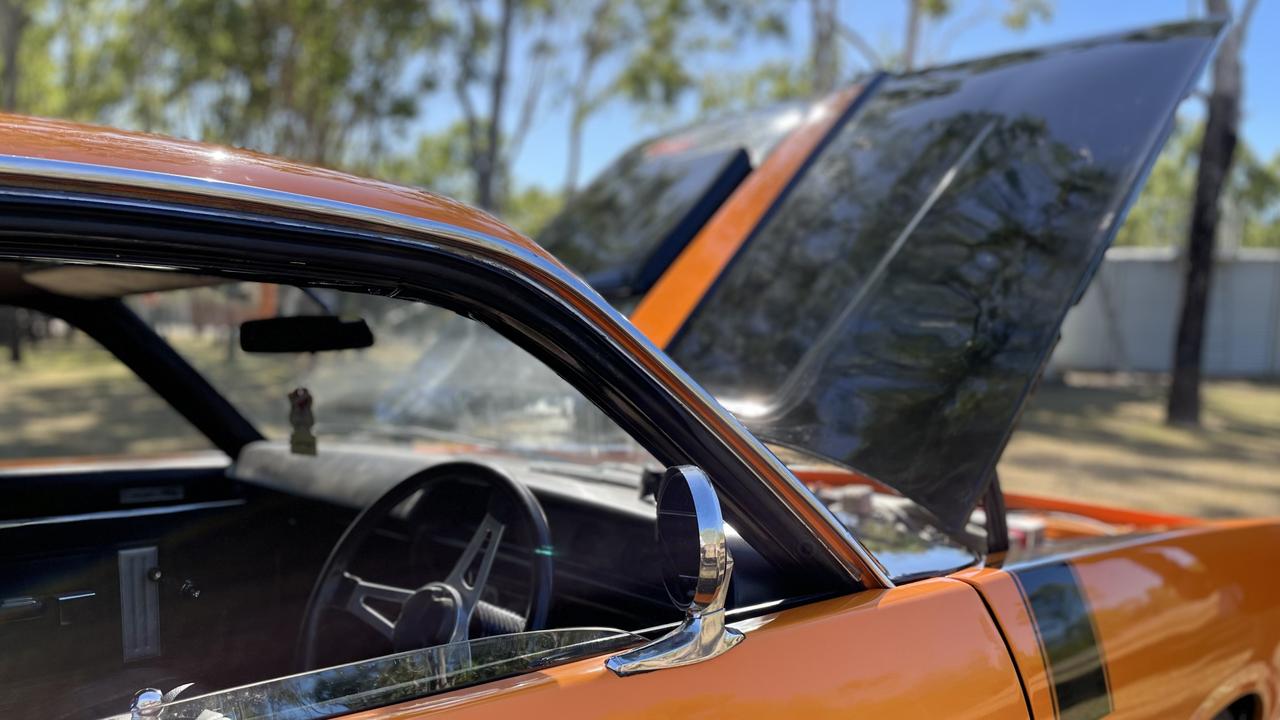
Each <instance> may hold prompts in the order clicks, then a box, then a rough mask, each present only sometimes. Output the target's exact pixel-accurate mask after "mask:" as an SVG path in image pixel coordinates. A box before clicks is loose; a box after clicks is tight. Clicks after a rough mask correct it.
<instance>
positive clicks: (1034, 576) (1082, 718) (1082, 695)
mask: <svg viewBox="0 0 1280 720" xmlns="http://www.w3.org/2000/svg"><path fill="white" fill-rule="evenodd" d="M1011 574H1012V575H1013V578H1014V581H1015V582H1016V583H1017V585H1018V590H1019V592H1021V593H1022V598H1023V601H1024V602H1025V603H1026V605H1027V611H1028V613H1029V614H1030V616H1031V621H1032V626H1033V627H1034V628H1035V631H1036V641H1037V643H1039V645H1040V653H1041V655H1042V656H1043V658H1044V666H1045V671H1046V672H1047V673H1048V676H1049V686H1050V689H1051V691H1052V695H1053V706H1054V714H1055V716H1056V717H1059V718H1062V720H1094V719H1095V718H1101V717H1105V716H1106V715H1108V714H1110V713H1111V711H1112V709H1113V706H1112V701H1111V688H1110V681H1109V678H1108V677H1107V666H1106V661H1105V659H1104V658H1103V655H1102V646H1101V645H1100V644H1099V642H1098V631H1097V628H1096V627H1094V623H1093V616H1092V613H1091V612H1090V609H1089V606H1088V602H1087V601H1086V599H1085V596H1084V590H1083V589H1082V587H1081V585H1080V578H1079V577H1078V576H1077V575H1076V572H1075V569H1074V568H1072V567H1071V565H1070V563H1067V562H1065V561H1060V562H1054V563H1047V564H1043V565H1034V566H1030V567H1022V568H1017V569H1014V570H1012V571H1011Z"/></svg>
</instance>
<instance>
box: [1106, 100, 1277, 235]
mask: <svg viewBox="0 0 1280 720" xmlns="http://www.w3.org/2000/svg"><path fill="white" fill-rule="evenodd" d="M1203 134H1204V125H1203V124H1196V125H1192V124H1191V123H1189V122H1187V121H1186V120H1185V119H1181V118H1180V119H1179V121H1178V123H1177V125H1176V126H1175V128H1174V131H1173V134H1172V135H1171V136H1170V137H1169V141H1168V142H1167V143H1166V144H1165V147H1164V150H1163V151H1162V152H1161V153H1160V156H1159V157H1158V158H1157V159H1156V163H1155V165H1154V166H1153V167H1152V169H1151V176H1150V177H1149V178H1148V179H1147V183H1146V185H1145V186H1144V187H1143V189H1142V193H1141V194H1140V195H1139V196H1138V200H1137V202H1135V203H1134V205H1133V208H1132V209H1131V210H1130V211H1129V217H1128V219H1127V220H1125V223H1124V225H1123V226H1121V228H1120V233H1119V235H1117V236H1116V243H1115V244H1116V245H1121V246H1146V247H1169V246H1182V245H1183V244H1185V243H1186V242H1187V231H1188V227H1187V223H1188V222H1189V220H1190V213H1191V205H1192V199H1193V197H1194V195H1195V183H1196V161H1197V153H1198V152H1199V148H1200V139H1201V137H1202V136H1203ZM1222 203H1223V207H1224V210H1225V212H1224V213H1223V222H1224V223H1227V224H1231V225H1234V228H1233V229H1234V230H1235V232H1236V234H1237V235H1238V237H1239V240H1240V245H1241V246H1242V247H1280V153H1277V154H1276V155H1275V156H1273V157H1272V158H1271V160H1270V161H1269V162H1262V161H1261V160H1260V159H1259V158H1258V157H1257V156H1256V155H1255V154H1254V152H1253V151H1252V150H1251V149H1250V148H1249V147H1248V146H1246V145H1244V144H1241V145H1240V146H1239V147H1238V148H1237V150H1236V161H1235V163H1234V165H1233V167H1232V171H1231V178H1230V180H1229V181H1228V183H1227V187H1226V188H1225V190H1224V193H1223V198H1222Z"/></svg>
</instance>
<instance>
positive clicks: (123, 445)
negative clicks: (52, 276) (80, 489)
mask: <svg viewBox="0 0 1280 720" xmlns="http://www.w3.org/2000/svg"><path fill="white" fill-rule="evenodd" d="M0 340H2V341H3V344H4V347H3V356H2V357H0V472H5V471H7V470H10V469H14V468H20V467H27V466H32V465H51V464H57V463H59V462H61V461H66V462H72V463H83V462H86V461H90V460H98V459H110V458H119V457H140V456H168V455H175V454H186V453H191V452H197V451H207V450H212V449H213V446H212V444H211V443H210V442H209V440H208V438H206V437H204V436H203V435H202V434H200V432H199V431H198V430H196V429H195V428H194V427H193V426H192V425H191V423H189V422H187V420H186V419H185V418H183V417H182V416H181V415H179V414H178V412H177V411H175V410H174V409H173V408H172V407H170V406H169V405H168V403H166V402H165V401H164V400H163V399H162V398H161V397H160V396H159V395H158V394H156V392H155V391H154V390H152V389H151V388H150V387H148V386H147V385H146V383H144V382H143V381H142V380H141V379H139V378H138V376H137V375H135V374H134V373H133V371H131V370H130V369H129V368H128V367H126V366H125V365H124V364H123V363H122V362H120V360H118V359H117V358H116V357H115V356H113V355H112V354H111V353H110V352H108V351H107V350H106V349H104V348H103V347H102V346H101V345H99V344H98V343H97V342H96V341H95V340H93V339H92V338H90V337H89V336H87V335H85V334H84V333H83V332H80V331H78V330H76V329H75V328H73V327H71V326H70V325H68V324H67V323H65V322H63V321H61V320H59V319H56V318H51V317H48V316H46V315H42V314H40V313H35V312H31V311H28V310H25V309H20V308H15V307H11V306H0Z"/></svg>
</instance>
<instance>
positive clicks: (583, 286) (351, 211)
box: [0, 154, 894, 588]
mask: <svg viewBox="0 0 1280 720" xmlns="http://www.w3.org/2000/svg"><path fill="white" fill-rule="evenodd" d="M6 174H7V175H17V176H29V177H38V178H44V179H49V178H56V179H60V180H71V181H76V182H83V183H90V184H96V185H112V184H115V185H127V186H132V187H145V188H151V189H158V190H169V191H177V192H185V193H190V194H193V195H201V196H206V197H217V198H223V199H232V200H244V201H248V202H255V203H262V204H268V205H274V206H276V207H280V208H283V209H291V210H300V211H304V212H318V213H322V214H326V215H330V216H336V217H342V218H346V219H349V220H355V221H360V222H366V223H374V224H378V225H383V226H386V227H389V228H395V229H398V230H403V231H407V232H410V233H413V234H415V235H421V234H427V235H432V236H438V237H443V238H447V239H452V240H455V241H458V242H460V243H462V244H463V245H468V244H469V245H473V246H476V247H479V248H482V249H484V250H486V251H490V252H496V253H498V254H501V255H504V256H507V257H511V258H513V259H516V260H519V261H520V262H524V263H527V264H529V265H532V266H533V267H535V268H537V269H538V270H539V271H540V272H543V273H545V274H547V275H548V276H550V277H552V278H554V279H555V281H556V282H558V283H560V284H561V286H563V288H564V289H565V290H566V291H567V292H569V293H574V294H577V295H578V296H579V297H580V298H581V299H583V300H587V301H589V302H590V303H591V304H593V305H594V306H595V307H596V308H597V309H598V310H600V311H601V312H602V313H603V314H604V315H605V317H606V318H607V319H608V320H609V321H610V322H612V323H613V324H614V326H615V327H616V328H617V329H619V330H621V331H622V332H623V333H624V334H626V335H627V336H628V337H629V339H631V340H632V341H633V342H634V343H636V345H637V346H639V347H640V348H641V349H642V350H643V351H644V352H645V353H647V354H648V355H649V356H650V359H653V360H655V361H656V362H657V363H658V364H660V365H661V366H662V367H663V369H664V370H666V371H667V372H669V373H670V374H671V375H672V377H673V378H675V380H676V381H677V382H678V383H679V384H680V386H681V389H682V390H685V391H686V392H689V393H690V394H692V395H694V396H695V397H697V398H698V399H699V400H701V401H703V402H704V403H706V405H707V406H708V407H709V408H710V409H711V411H712V412H713V413H715V415H716V416H717V418H718V419H719V420H721V421H722V422H723V423H724V424H725V425H726V427H728V428H729V429H730V430H731V431H732V433H733V435H734V436H735V438H736V439H737V440H739V441H741V442H742V443H744V445H745V446H746V447H749V448H751V450H753V451H754V452H755V453H756V454H757V455H758V456H759V457H760V458H762V459H763V460H764V461H765V463H766V464H767V465H768V466H769V467H770V468H771V469H772V470H773V471H774V472H775V473H776V474H778V476H779V477H781V478H784V479H785V481H786V482H787V483H788V485H790V486H791V488H792V489H793V490H794V491H795V492H796V494H797V496H798V497H800V498H802V500H803V502H805V503H807V504H808V506H809V507H810V509H811V510H812V511H814V512H815V513H816V514H817V515H818V516H819V517H821V518H822V519H823V520H824V521H825V522H826V524H827V526H828V528H829V529H830V530H832V531H833V532H834V533H835V534H836V535H837V536H838V537H840V538H841V539H842V540H844V542H845V543H846V544H847V545H848V547H850V548H851V549H852V550H853V552H854V554H856V555H857V556H858V558H859V560H861V561H862V563H863V565H865V567H866V568H867V569H868V570H869V571H870V573H871V575H872V578H871V580H872V582H871V583H867V582H866V580H867V578H864V577H863V576H862V571H861V568H859V567H858V566H857V565H855V564H853V563H851V562H848V561H846V560H845V559H844V558H842V557H841V556H840V554H839V553H835V552H833V553H832V555H833V557H834V558H835V559H836V560H837V561H838V562H839V563H840V565H841V566H842V567H843V568H844V569H845V571H846V572H848V573H849V576H850V577H851V578H852V579H853V580H854V581H856V582H859V583H862V584H864V585H867V584H870V585H873V586H875V587H885V588H889V587H893V585H894V583H893V581H892V580H891V579H890V578H889V575H888V573H887V572H886V570H885V568H884V567H883V566H882V565H881V564H880V563H879V561H877V560H876V559H875V558H874V556H872V555H871V553H870V552H869V551H868V550H867V549H866V548H865V547H864V546H863V545H862V543H861V542H859V541H858V540H857V539H856V538H855V537H854V536H853V535H852V534H851V533H850V532H849V530H848V528H846V527H845V526H844V525H843V524H842V523H840V521H839V520H837V519H836V517H835V515H833V514H832V513H831V511H830V510H829V509H828V508H827V507H826V506H825V505H823V504H822V502H821V501H820V500H818V499H817V497H815V496H814V495H813V493H811V492H810V491H809V489H808V488H806V487H805V486H804V483H802V482H800V480H799V479H798V478H796V476H795V474H793V473H792V472H791V471H790V470H789V469H788V468H787V467H786V466H785V465H783V464H782V462H781V461H780V460H778V458H777V457H776V456H775V455H774V454H773V452H772V451H770V450H769V449H768V448H766V447H765V446H764V444H763V443H762V442H761V441H760V440H759V438H757V437H755V435H753V434H751V433H750V432H749V431H748V430H747V429H746V426H744V425H743V424H742V423H741V422H740V421H739V420H738V419H737V417H735V416H733V415H732V414H730V413H729V412H728V411H727V410H725V409H724V407H722V406H721V405H720V403H719V402H718V401H717V400H716V399H715V398H713V397H712V396H711V395H710V394H709V393H707V391H706V390H704V389H703V388H702V386H700V385H698V384H697V383H696V382H694V381H693V379H692V378H691V377H689V375H688V374H687V373H686V372H685V371H684V370H683V369H682V368H681V367H680V366H678V365H676V364H675V363H674V362H673V361H672V360H671V359H670V358H669V357H667V355H666V354H665V353H664V352H662V350H660V349H658V347H657V346H656V345H654V344H653V343H652V342H651V341H650V340H649V339H648V338H647V337H645V335H644V334H643V333H641V332H640V331H638V330H636V329H635V327H634V326H633V325H632V324H631V322H630V321H628V320H627V319H626V318H625V317H623V315H622V314H621V313H619V312H618V311H617V310H615V309H614V308H613V306H611V305H609V303H608V302H606V301H605V300H604V298H602V297H601V296H600V295H599V293H597V292H596V291H595V290H593V289H592V288H591V287H590V286H589V285H587V283H586V282H585V281H583V280H582V279H581V278H579V277H578V276H576V275H574V274H573V273H571V272H568V271H567V270H565V269H564V268H562V267H560V266H559V265H557V264H555V263H552V262H551V261H549V260H547V259H546V258H545V257H543V256H541V255H538V254H536V253H533V252H531V251H528V250H525V249H524V248H520V247H518V246H516V245H514V244H512V243H510V242H507V241H504V240H502V239H500V238H496V237H493V236H490V235H486V234H484V233H480V232H477V231H474V230H468V229H464V228H458V227H456V226H452V225H447V224H445V223H441V222H438V221H433V220H427V219H424V218H419V217H414V216H410V215H404V214H402V213H396V212H390V211H386V210H378V209H374V208H368V207H365V206H362V205H355V204H353V203H346V202H340V201H336V200H327V199H324V198H315V197H311V196H307V195H298V194H295V193H289V192H284V191H279V190H269V189H263V188H257V187H251V186H246V185H238V184H235V183H228V182H224V181H220V180H213V179H206V178H191V177H186V176H178V175H172V174H168V173H158V172H151V171H146V170H131V169H125V168H116V167H109V166H104V165H93V164H88V163H77V162H71V161H64V160H48V159H45V158H31V157H24V156H17V155H4V154H0V175H6ZM274 220H275V221H277V222H282V223H286V224H289V223H290V221H289V220H288V219H287V218H274ZM386 240H388V241H391V242H394V243H397V244H402V245H405V246H410V247H423V246H426V247H434V248H437V249H440V250H450V251H454V252H456V251H457V248H452V247H448V246H445V245H441V244H438V243H434V242H430V241H428V240H424V239H422V238H415V239H410V238H405V237H388V238H386ZM482 259H483V258H482ZM488 261H489V262H492V260H488ZM504 267H506V269H507V270H508V271H509V272H512V273H514V274H516V275H518V276H519V277H521V278H522V279H524V280H525V281H526V282H527V283H528V284H529V285H530V286H531V287H534V288H537V289H539V290H540V291H542V292H544V293H546V294H548V295H550V296H551V297H552V298H553V299H554V300H555V301H556V302H557V303H559V304H560V305H561V306H562V307H563V308H565V309H566V310H568V311H569V312H571V313H572V314H574V315H575V316H577V317H579V318H583V317H584V316H583V314H582V312H581V311H580V310H579V309H578V308H576V307H573V306H572V304H570V303H568V302H567V301H566V299H565V298H564V297H562V296H560V295H557V294H555V293H552V292H551V288H548V287H547V286H546V285H544V284H543V283H541V282H539V281H537V280H535V279H534V278H532V277H530V276H529V275H528V274H527V273H525V272H521V271H520V270H519V269H518V268H513V267H509V266H504ZM588 324H590V323H588ZM600 334H601V336H603V338H604V339H605V340H606V341H607V342H608V343H609V344H610V345H612V346H613V347H615V348H617V349H618V350H620V351H621V352H620V353H619V354H621V355H624V356H626V355H630V354H631V353H630V352H628V351H626V350H625V349H624V348H622V347H621V346H620V345H619V343H618V341H617V340H616V339H615V338H613V337H611V336H608V334H607V333H600ZM633 363H634V364H635V365H636V366H637V367H638V369H640V370H641V371H642V372H644V373H645V374H646V375H648V376H650V377H651V378H653V377H654V375H653V373H652V372H651V371H650V370H649V368H647V367H643V366H642V365H641V364H640V363H638V362H635V360H634V359H633ZM655 379H656V378H655ZM658 384H664V383H658ZM673 399H674V400H675V401H676V402H680V404H682V405H683V404H684V403H683V402H681V401H680V400H679V398H674V397H673ZM695 416H696V413H695ZM700 422H701V421H700ZM704 426H705V423H704ZM734 454H735V455H738V457H740V458H741V457H742V456H741V454H739V453H736V452H735V453H734ZM743 459H744V461H745V458H743ZM758 479H759V480H760V481H761V482H765V480H764V478H758ZM766 484H767V483H766ZM773 494H774V496H775V497H778V495H777V492H776V491H774V492H773ZM778 500H779V502H782V503H783V505H784V506H787V503H786V502H785V501H783V499H782V498H781V497H778ZM788 507H789V506H788ZM797 520H798V521H800V522H803V520H802V519H801V518H799V517H797ZM0 527H2V526H0ZM815 539H816V538H815ZM822 544H823V545H824V546H825V545H826V543H822Z"/></svg>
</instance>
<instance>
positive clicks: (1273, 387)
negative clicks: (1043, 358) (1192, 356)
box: [1000, 373, 1280, 517]
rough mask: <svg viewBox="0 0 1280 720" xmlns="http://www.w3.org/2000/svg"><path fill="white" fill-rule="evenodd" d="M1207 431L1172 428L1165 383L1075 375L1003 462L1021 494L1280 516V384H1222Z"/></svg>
mask: <svg viewBox="0 0 1280 720" xmlns="http://www.w3.org/2000/svg"><path fill="white" fill-rule="evenodd" d="M1203 391H1204V395H1203V398H1204V412H1203V418H1202V427H1200V428H1185V427H1171V426H1169V425H1166V424H1165V423H1164V400H1165V392H1166V385H1165V382H1164V380H1163V378H1159V377H1117V376H1109V375H1095V374H1074V373H1073V374H1068V376H1067V377H1066V379H1065V382H1058V383H1046V384H1044V385H1043V386H1042V387H1041V388H1040V389H1039V390H1038V392H1037V393H1036V396H1035V397H1034V398H1032V400H1031V403H1030V404H1029V405H1028V407H1027V409H1026V411H1025V412H1024V414H1023V417H1022V421H1021V425H1020V427H1019V428H1018V430H1017V431H1016V432H1015V433H1014V436H1013V439H1012V440H1011V441H1010V443H1009V446H1008V447H1007V448H1006V450H1005V453H1004V456H1003V458H1002V459H1001V462H1000V480H1001V482H1002V483H1003V485H1004V487H1005V488H1006V489H1008V490H1011V491H1015V492H1026V493H1036V494H1043V495H1056V496H1062V497H1070V498H1073V499H1080V500H1085V501H1093V502H1098V503H1104V504H1111V505H1117V506H1121V507H1130V508H1137V509H1144V510H1156V511H1162V512H1173V513H1182V514H1190V515H1196V516H1201V517H1235V516H1257V515H1280V383H1277V382H1253V381H1244V380H1214V381H1210V382H1207V383H1206V384H1205V386H1204V388H1203Z"/></svg>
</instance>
